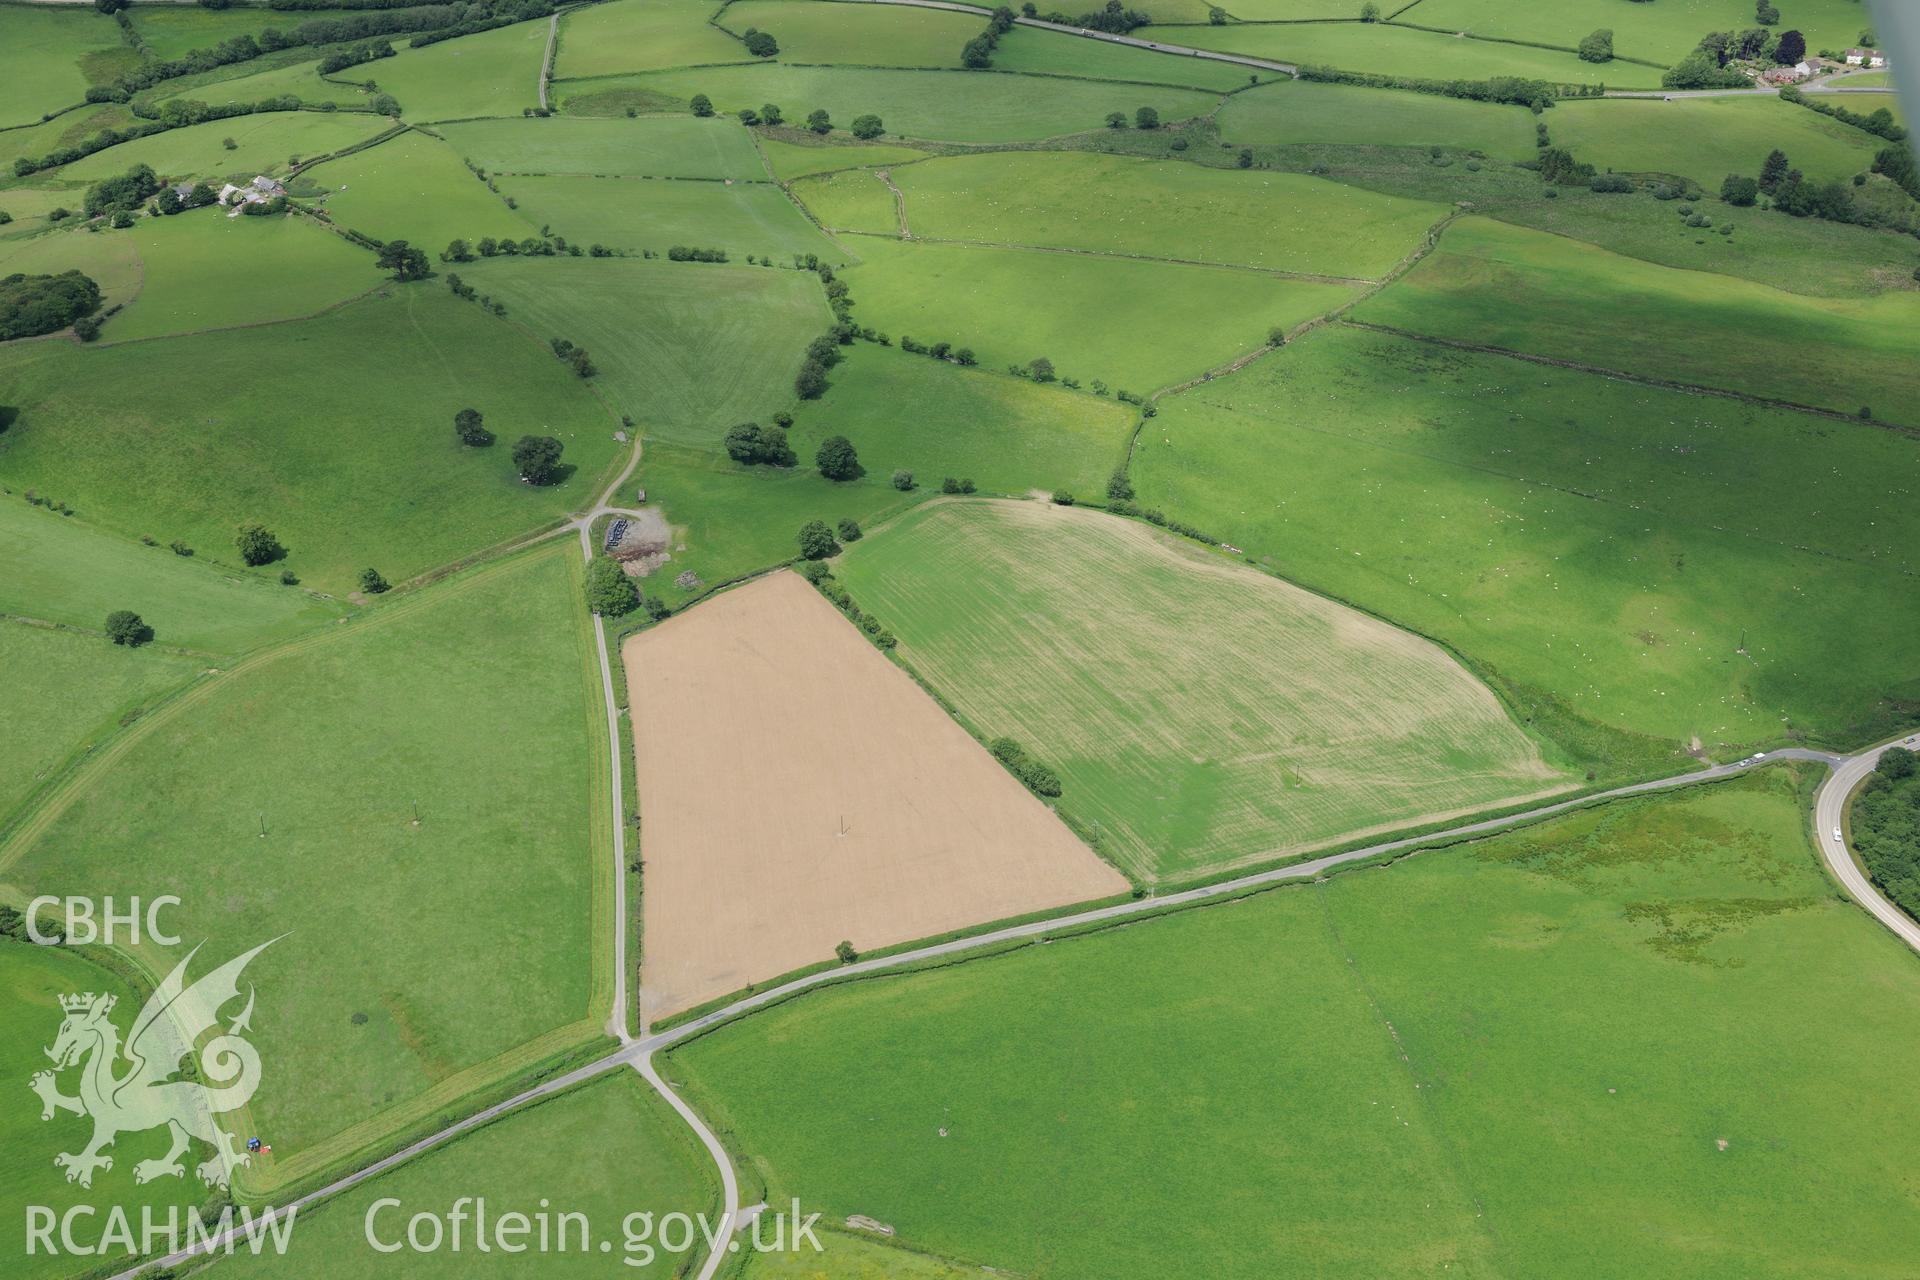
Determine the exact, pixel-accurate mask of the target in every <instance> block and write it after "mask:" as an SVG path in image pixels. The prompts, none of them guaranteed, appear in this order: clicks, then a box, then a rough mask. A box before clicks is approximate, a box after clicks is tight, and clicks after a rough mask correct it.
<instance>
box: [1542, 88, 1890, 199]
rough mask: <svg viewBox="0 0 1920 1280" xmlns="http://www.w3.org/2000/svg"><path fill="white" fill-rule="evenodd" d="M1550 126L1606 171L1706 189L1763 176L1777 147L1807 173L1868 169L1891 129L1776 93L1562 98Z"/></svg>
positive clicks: (1859, 106) (1865, 105)
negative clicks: (1879, 134)
mask: <svg viewBox="0 0 1920 1280" xmlns="http://www.w3.org/2000/svg"><path fill="white" fill-rule="evenodd" d="M1828 101H1831V99H1828ZM1839 105H1841V106H1844V107H1848V108H1850V109H1852V110H1855V111H1859V112H1860V113H1862V114H1863V115H1864V114H1865V113H1867V112H1869V111H1872V110H1873V109H1874V108H1875V107H1877V106H1879V105H1880V103H1879V102H1877V101H1875V100H1872V99H1868V100H1865V101H1859V100H1855V99H1850V98H1849V99H1844V100H1841V101H1840V104H1839ZM1889 105H1891V104H1889ZM1550 127H1551V129H1552V131H1553V140H1554V143H1555V144H1556V145H1558V146H1562V147H1565V148H1567V149H1568V150H1569V151H1571V152H1573V154H1574V155H1575V156H1577V157H1579V158H1580V159H1581V160H1583V161H1585V162H1586V163H1588V164H1591V165H1593V166H1595V167H1596V168H1598V169H1600V170H1602V171H1605V170H1608V169H1613V170H1617V171H1619V172H1621V173H1670V174H1674V175H1676V176H1678V177H1683V178H1689V179H1691V180H1692V181H1694V182H1697V183H1699V184H1700V186H1701V187H1703V188H1704V189H1705V190H1706V191H1707V192H1708V194H1709V196H1711V195H1712V194H1714V193H1717V192H1718V191H1719V190H1720V180H1721V179H1722V178H1724V177H1726V176H1727V175H1728V174H1729V173H1740V174H1745V175H1746V176H1747V177H1749V178H1755V177H1758V176H1759V175H1760V166H1761V164H1762V163H1763V162H1765V160H1766V158H1767V153H1768V152H1769V151H1772V150H1774V149H1775V148H1776V147H1777V148H1779V149H1780V150H1782V151H1784V152H1786V154H1787V159H1788V160H1789V161H1790V162H1791V163H1792V165H1793V167H1794V168H1796V169H1799V170H1800V171H1801V172H1803V173H1805V174H1806V176H1807V178H1808V180H1810V181H1813V182H1827V181H1831V180H1832V179H1835V178H1851V177H1852V176H1853V175H1854V174H1856V173H1864V172H1865V171H1866V170H1867V169H1868V168H1869V167H1870V166H1871V165H1872V164H1873V157H1874V155H1875V153H1877V152H1878V151H1879V150H1880V149H1881V148H1882V147H1884V146H1886V145H1887V140H1886V139H1885V138H1876V137H1875V136H1874V135H1872V134H1870V133H1868V132H1866V131H1865V130H1864V129H1856V128H1854V127H1853V126H1852V125H1847V124H1842V123H1840V122H1839V121H1838V120H1833V119H1830V118H1828V117H1826V116H1823V115H1821V114H1820V113H1819V112H1817V111H1809V110H1808V109H1807V108H1805V107H1797V106H1795V105H1793V104H1792V103H1790V102H1782V101H1780V100H1779V99H1778V98H1691V99H1686V98H1683V99H1677V100H1675V101H1673V102H1660V101H1657V100H1654V99H1648V98H1625V99H1620V100H1618V101H1607V100H1604V99H1602V100H1599V101H1587V102H1563V103H1561V104H1559V105H1558V106H1556V107H1555V108H1554V109H1553V116H1552V120H1551V122H1550ZM1707 212H1708V213H1709V214H1710V215H1711V216H1713V217H1714V218H1715V219H1719V218H1722V217H1726V218H1733V219H1736V220H1738V221H1741V222H1752V221H1754V220H1755V218H1756V217H1757V216H1758V215H1756V214H1755V212H1754V210H1752V209H1736V208H1734V207H1732V206H1731V205H1724V204H1720V203H1719V202H1718V201H1717V200H1710V202H1709V204H1708V207H1707Z"/></svg>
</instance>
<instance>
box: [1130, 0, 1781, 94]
mask: <svg viewBox="0 0 1920 1280" xmlns="http://www.w3.org/2000/svg"><path fill="white" fill-rule="evenodd" d="M1354 16H1356V17H1358V16H1359V11H1358V9H1357V8H1356V10H1355V11H1354ZM1749 16H1751V15H1749ZM1412 17H1413V15H1411V14H1409V15H1408V18H1409V19H1412ZM1589 29H1591V28H1589ZM1707 30H1708V28H1706V27H1702V28H1701V29H1700V32H1699V34H1698V35H1696V36H1695V37H1694V39H1696V40H1697V39H1699V37H1700V35H1705V34H1706V32H1707ZM1580 34H1581V35H1583V36H1584V35H1585V34H1586V32H1585V31H1582V32H1581V33H1580ZM1158 35H1159V38H1160V39H1163V40H1165V41H1166V42H1167V43H1169V44H1184V45H1191V46H1192V47H1194V48H1196V49H1218V50H1220V51H1221V52H1223V53H1243V54H1247V55H1249V56H1251V57H1255V58H1271V59H1275V60H1277V61H1281V62H1295V63H1303V64H1310V65H1320V66H1331V67H1338V68H1340V69H1341V70H1342V71H1365V72H1370V73H1372V74H1374V75H1386V76H1411V77H1415V78H1418V79H1422V80H1488V79H1492V78H1493V77H1495V76H1524V77H1527V78H1530V79H1534V80H1545V81H1547V82H1548V83H1550V84H1605V85H1606V86H1607V87H1608V88H1609V89H1658V88H1659V87H1660V68H1658V67H1644V66H1639V65H1636V64H1634V63H1631V62H1609V63H1606V64H1605V65H1603V66H1596V65H1595V64H1593V63H1591V62H1582V61H1580V59H1579V58H1578V57H1576V56H1575V55H1574V54H1573V53H1572V52H1571V50H1568V51H1565V52H1563V51H1561V50H1558V49H1536V48H1531V47H1529V46H1527V45H1520V44H1498V43H1495V42H1493V41H1489V40H1462V39H1457V38H1455V37H1454V36H1451V35H1443V34H1440V33H1438V32H1433V31H1416V30H1414V29H1413V28H1411V27H1403V26H1394V25H1391V24H1388V23H1384V22H1371V23H1362V22H1301V23H1281V24H1277V25H1265V26H1261V25H1251V24H1232V23H1230V24H1228V25H1227V26H1223V27H1213V26H1204V27H1202V26H1194V27H1176V26H1165V27H1161V28H1160V29H1159V32H1158Z"/></svg>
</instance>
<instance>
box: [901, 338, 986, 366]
mask: <svg viewBox="0 0 1920 1280" xmlns="http://www.w3.org/2000/svg"><path fill="white" fill-rule="evenodd" d="M876 336H878V335H876ZM882 345H884V344H882ZM900 349H901V350H902V351H907V352H911V353H912V354H914V355H917V356H932V357H933V358H934V359H935V360H951V361H953V363H955V364H958V365H965V366H967V367H968V368H972V367H973V366H974V365H976V364H978V363H979V360H978V359H977V358H976V357H975V356H974V354H973V348H972V347H955V346H954V345H953V344H952V343H951V342H915V341H914V340H913V339H912V338H909V337H908V336H907V335H906V334H904V333H903V334H901V335H900Z"/></svg>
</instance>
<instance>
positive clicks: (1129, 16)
mask: <svg viewBox="0 0 1920 1280" xmlns="http://www.w3.org/2000/svg"><path fill="white" fill-rule="evenodd" d="M1047 21H1048V22H1058V23H1063V24H1066V23H1071V24H1072V25H1073V26H1076V27H1085V28H1086V29H1087V30H1089V31H1104V32H1106V33H1107V34H1108V35H1115V36H1124V35H1126V34H1127V33H1128V32H1130V31H1133V30H1135V29H1137V28H1139V27H1144V26H1147V25H1149V24H1151V23H1152V22H1153V17H1152V15H1151V14H1147V13H1143V12H1142V11H1140V10H1139V9H1129V8H1127V7H1126V6H1125V5H1123V4H1121V3H1120V0H1107V3H1106V4H1105V6H1103V7H1102V8H1099V9H1095V10H1094V11H1093V12H1092V13H1083V14H1081V15H1080V16H1079V17H1077V18H1069V17H1068V16H1067V15H1066V14H1064V13H1049V14H1048V15H1047Z"/></svg>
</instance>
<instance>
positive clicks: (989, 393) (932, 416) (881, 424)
mask: <svg viewBox="0 0 1920 1280" xmlns="http://www.w3.org/2000/svg"><path fill="white" fill-rule="evenodd" d="M846 355H847V358H846V360H845V361H844V362H843V363H841V364H839V365H836V366H835V367H834V368H833V370H832V371H831V372H830V373H829V374H828V375H827V379H828V382H829V383H830V385H829V387H828V389H827V393H826V394H825V395H824V396H822V397H821V398H820V400H819V402H818V403H817V404H803V405H801V406H799V408H798V410H797V411H796V414H795V416H796V418H797V419H798V421H796V422H795V423H794V426H793V429H792V431H790V432H789V433H788V434H789V436H790V437H791V438H792V442H793V450H794V452H795V453H797V454H799V455H800V461H801V465H803V466H811V465H812V463H813V456H814V451H815V450H816V449H818V448H819V445H820V442H821V441H822V440H824V439H826V438H827V437H828V436H846V437H847V438H848V439H850V440H852V441H853V444H854V447H855V448H856V449H858V450H859V453H860V461H861V464H862V465H863V466H865V467H866V469H867V472H868V474H869V475H871V476H872V477H873V478H874V479H876V480H878V481H880V482H882V483H886V482H887V481H888V479H889V478H890V477H891V476H892V475H893V473H894V472H895V471H898V470H902V469H904V470H907V471H911V472H913V474H914V476H915V477H916V478H917V479H918V481H919V483H920V484H921V485H923V486H926V487H929V488H935V487H938V486H939V484H940V481H941V478H942V477H945V476H955V477H959V476H966V477H968V478H970V479H972V480H974V481H975V482H976V483H977V484H978V485H979V486H980V488H981V489H982V490H984V491H986V492H988V493H1024V492H1026V491H1027V490H1028V489H1031V488H1034V487H1036V486H1038V487H1041V488H1045V489H1049V490H1051V489H1065V490H1066V491H1067V492H1069V493H1080V494H1087V495H1089V496H1091V495H1092V494H1095V493H1099V492H1101V491H1102V488H1103V486H1104V485H1105V484H1106V482H1107V477H1108V476H1110V475H1112V474H1113V472H1114V469H1115V468H1116V467H1118V466H1119V465H1120V464H1121V462H1122V461H1124V460H1125V458H1126V455H1127V438H1128V437H1129V436H1130V435H1132V434H1133V423H1134V412H1135V411H1134V410H1133V409H1131V408H1130V407H1128V406H1126V405H1123V404H1117V403H1115V402H1114V401H1112V400H1103V399H1100V398H1099V397H1096V396H1091V395H1087V394H1084V393H1083V394H1078V395H1076V394H1074V393H1072V392H1069V391H1065V390H1062V389H1061V388H1059V387H1057V386H1042V385H1040V384H1039V383H1035V382H1030V381H1028V380H1027V379H1025V378H1015V377H1011V376H1009V375H1007V374H1004V373H1000V372H998V371H991V372H990V371H988V370H984V369H963V368H961V367H960V366H958V365H954V364H949V363H947V362H946V361H944V360H935V359H932V358H931V357H929V356H921V355H908V354H907V353H905V352H901V351H890V350H887V349H885V348H882V347H874V346H869V345H867V344H864V343H862V344H859V345H857V346H855V347H853V348H851V349H849V350H847V353H846Z"/></svg>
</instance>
